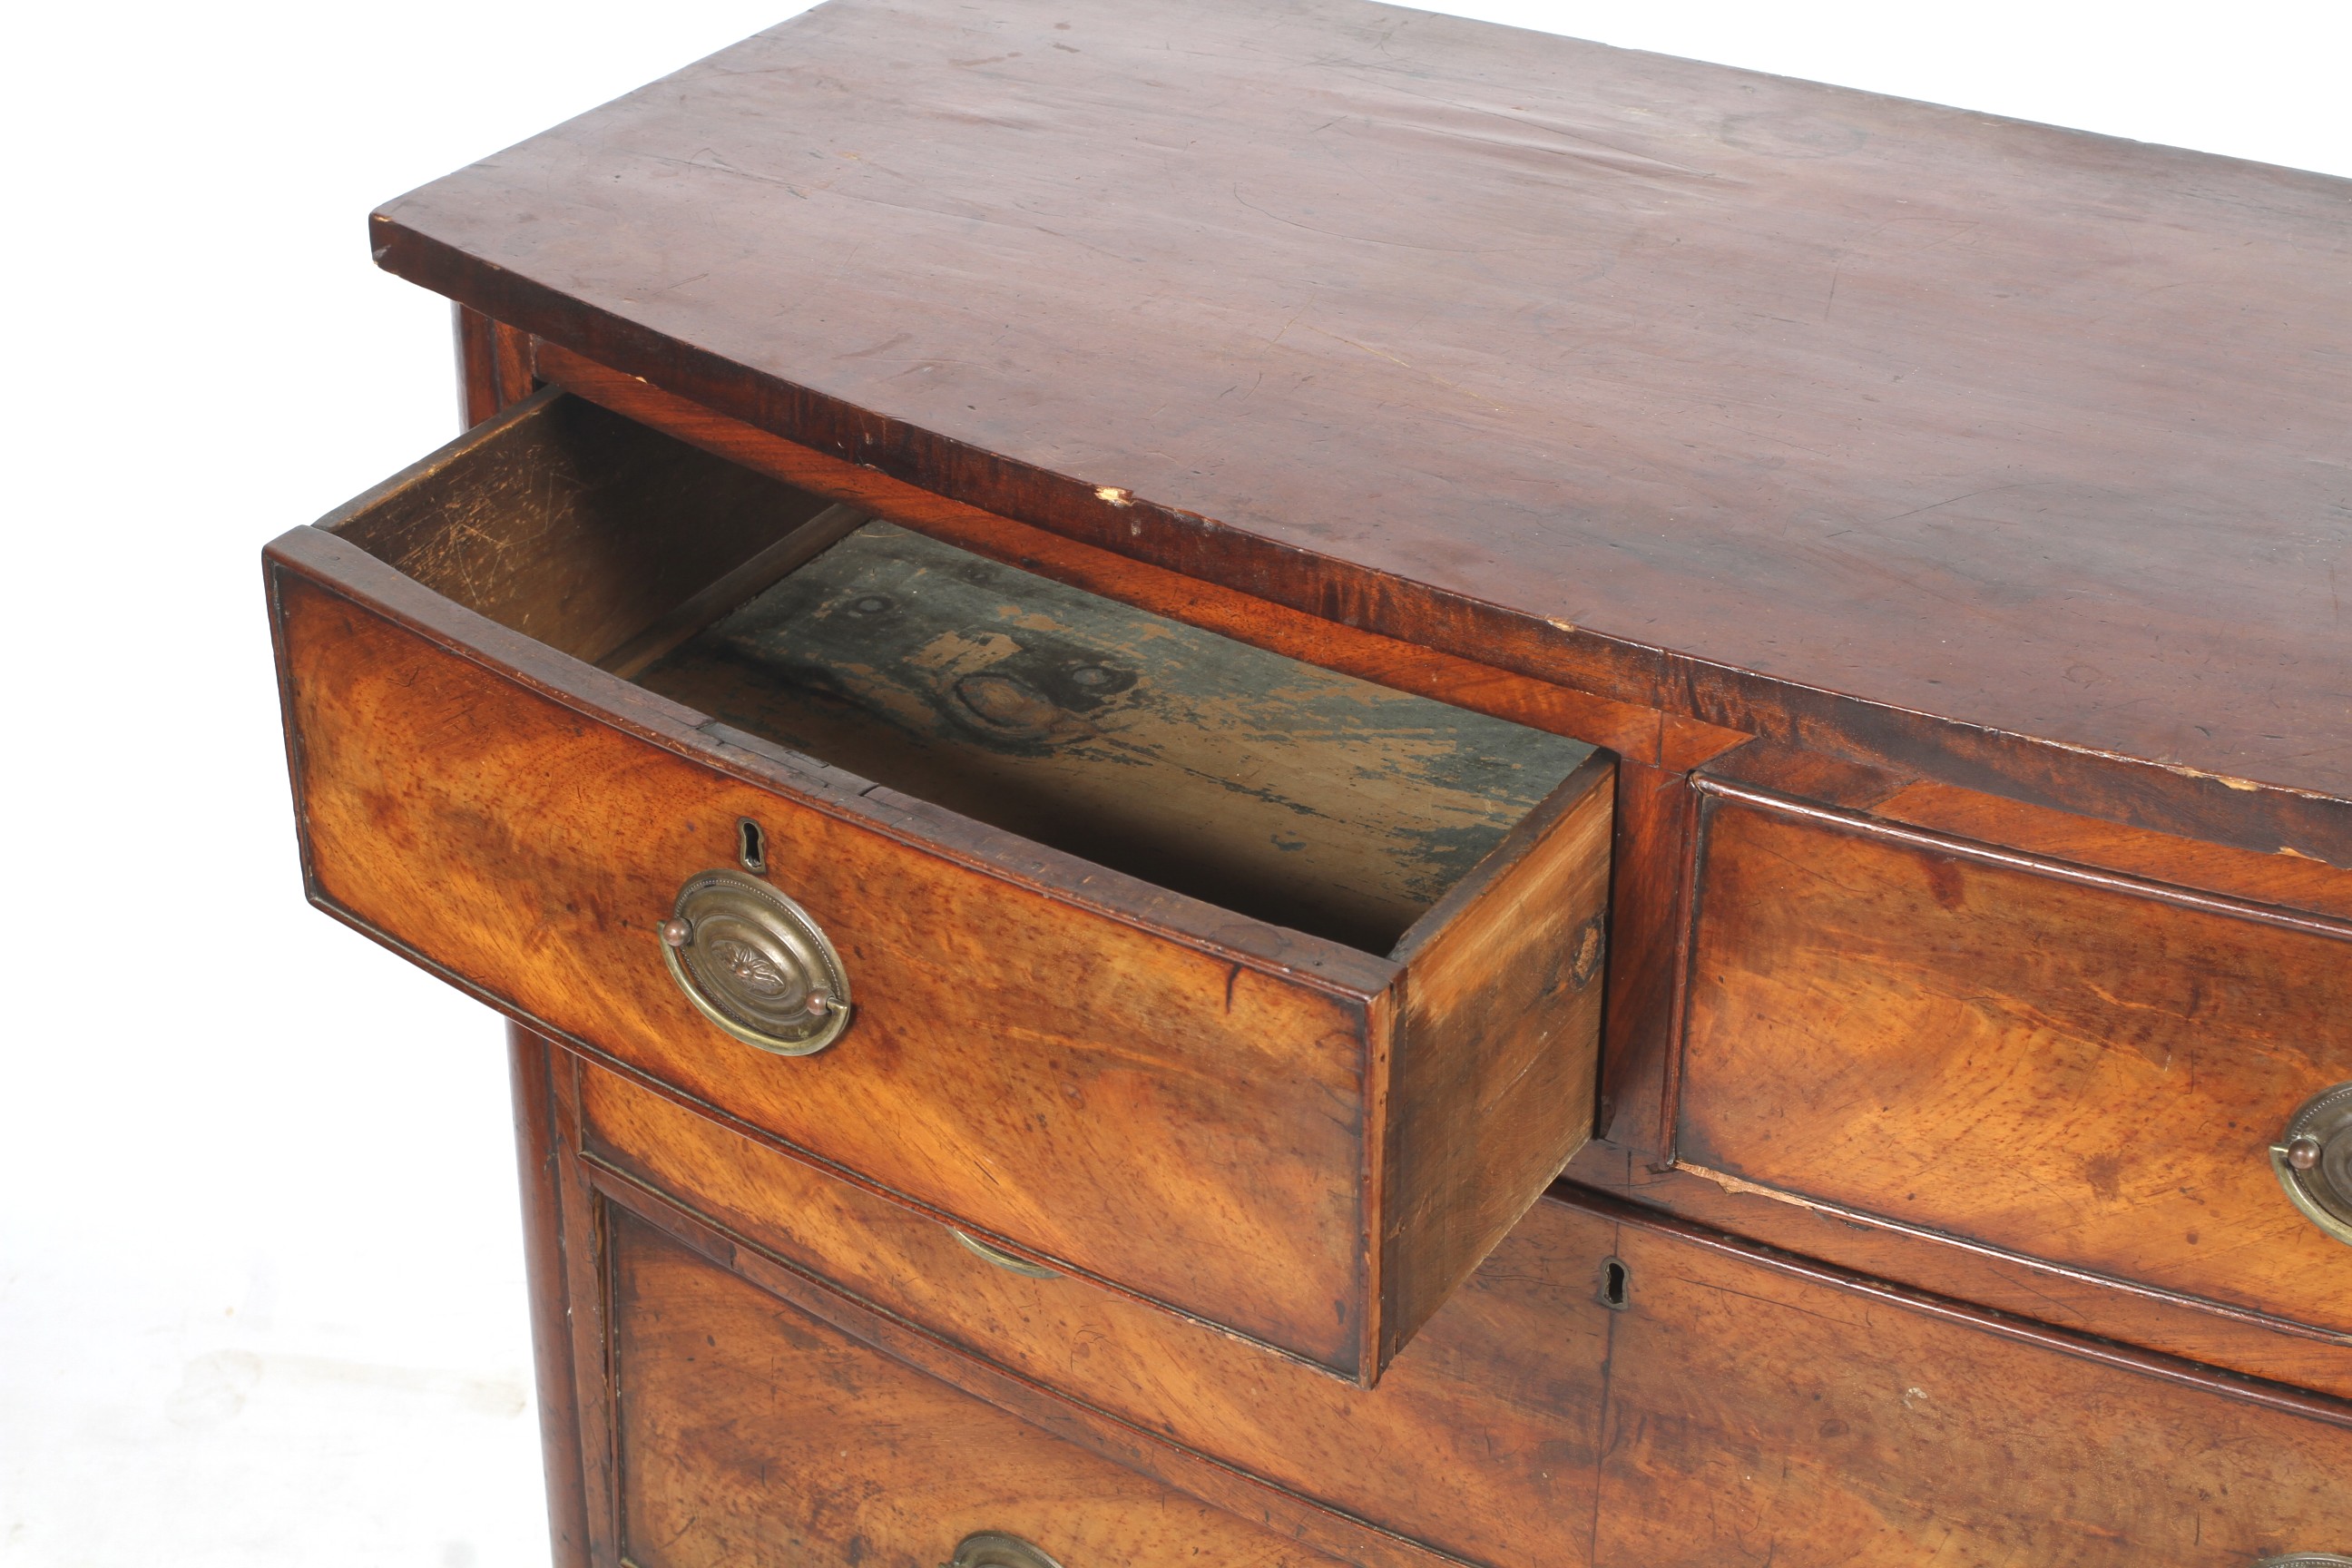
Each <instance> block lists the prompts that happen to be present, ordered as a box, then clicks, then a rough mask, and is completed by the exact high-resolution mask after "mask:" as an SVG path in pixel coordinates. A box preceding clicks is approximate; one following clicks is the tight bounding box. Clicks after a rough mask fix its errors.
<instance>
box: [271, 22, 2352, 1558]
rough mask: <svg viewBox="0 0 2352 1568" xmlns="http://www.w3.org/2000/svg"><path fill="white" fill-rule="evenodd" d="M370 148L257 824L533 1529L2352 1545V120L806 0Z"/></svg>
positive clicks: (289, 603) (1327, 1548)
mask: <svg viewBox="0 0 2352 1568" xmlns="http://www.w3.org/2000/svg"><path fill="white" fill-rule="evenodd" d="M373 238H374V244H375V254H376V257H377V258H378V260H379V261H380V262H381V264H382V265H383V266H384V267H386V268H389V269H391V270H392V271H394V272H395V273H398V274H400V275H401V276H403V277H405V278H408V279H413V280H415V281H416V282H418V283H421V284H423V285H425V286H426V287H428V288H431V289H436V290H438V291H440V292H441V293H444V294H446V295H447V296H448V297H450V298H451V299H452V300H455V301H457V306H458V308H459V336H460V345H461V351H462V353H461V365H462V370H463V375H464V386H465V389H466V397H467V416H468V424H469V426H470V428H469V429H468V430H467V433H466V434H465V435H464V436H463V437H461V438H460V439H459V440H458V441H457V442H456V443H455V444H453V445H452V446H451V447H447V448H446V449H445V450H443V451H441V452H439V453H436V454H434V455H433V456H431V457H429V458H425V460H424V461H422V462H420V463H419V464H418V465H417V466H416V467H415V468H412V469H410V470H408V471H407V472H405V473H404V474H401V475H398V476H396V477H394V479H390V480H388V481H386V482H385V483H384V484H383V485H381V486H379V487H377V488H376V489H373V490H371V491H369V492H368V493H367V494H365V495H363V496H362V497H361V498H360V499H359V500H355V501H353V502H352V504H351V505H350V506H349V507H347V508H344V509H343V510H340V511H338V512H337V513H335V514H333V515H332V516H331V517H329V518H327V519H325V520H323V521H321V522H320V524H319V525H317V526H316V527H311V528H299V529H296V530H294V531H292V532H290V533H289V534H287V535H285V536H284V537H283V538H281V539H279V540H278V542H276V543H274V544H273V545H271V546H270V547H269V550H268V553H267V557H266V563H265V564H266V576H267V581H268V601H269V609H270V615H271V617H272V625H273V627H274V631H275V635H276V638H277V647H278V663H279V673H280V679H281V686H282V692H283V697H284V703H285V711H286V717H287V737H288V746H289V758H290V763H291V770H292V778H293V787H294V793H295V797H296V801H297V805H298V809H299V822H300V826H301V848H302V864H303V874H304V877H305V879H306V884H307V887H308V889H309V892H310V898H311V900H312V901H313V902H315V903H317V904H318V905H319V906H320V908H322V909H324V910H327V911H328V912H330V913H331V914H333V915H335V916H336V917H337V918H339V919H341V920H343V921H347V922H348V923H350V924H352V925H353V926H355V927H357V928H358V929H360V930H361V931H365V932H367V933H368V934H370V935H372V936H373V937H375V938H376V939H377V940H378V941H380V942H383V943H384V944H385V945H387V946H389V947H391V948H393V949H394V950H395V951H397V952H403V953H404V954H406V955H407V956H408V957H410V958H411V959H413V960H414V961H415V962H417V963H422V964H424V965H425V966H427V967H429V968H431V969H433V970H434V971H436V973H440V974H442V975H443V976H444V977H445V978H446V979H447V980H448V981H449V982H450V983H452V984H457V985H458V986H460V987H462V988H464V989H466V990H467V991H468V992H470V993H472V994H475V995H478V996H479V997H480V998H481V999H483V1000H484V1001H485V1002H487V1003H488V1004H489V1005H492V1006H494V1007H496V1008H498V1009H499V1010H500V1011H501V1012H503V1013H505V1014H506V1015H507V1016H509V1018H510V1019H511V1020H512V1025H511V1027H510V1045H511V1048H512V1052H513V1060H514V1066H515V1084H516V1095H517V1099H516V1105H517V1123H518V1129H519V1134H520V1149H521V1153H522V1161H523V1170H524V1176H525V1193H526V1208H527V1214H528V1216H529V1220H530V1225H529V1227H528V1229H529V1235H530V1246H531V1249H532V1258H531V1262H532V1277H533V1285H532V1289H533V1292H534V1297H535V1301H536V1307H537V1316H536V1322H537V1325H538V1354H539V1374H540V1384H541V1407H542V1416H543V1427H544V1430H545V1433H546V1438H547V1458H548V1476H549V1483H550V1486H549V1493H550V1500H551V1516H552V1524H553V1529H554V1535H555V1542H556V1551H557V1558H558V1561H559V1563H562V1564H563V1565H564V1568H585V1565H590V1564H594V1565H599V1568H612V1565H616V1564H619V1563H634V1564H636V1565H637V1568H693V1565H699V1564H718V1563H730V1564H745V1563H777V1564H784V1563H793V1564H798V1563H842V1564H847V1565H858V1564H865V1563H886V1564H893V1565H896V1564H906V1565H910V1568H940V1565H943V1564H944V1565H948V1568H1055V1565H1056V1564H1058V1565H1062V1568H1108V1565H1109V1564H1113V1563H1118V1564H1137V1565H1142V1564H1167V1565H1170V1568H1173V1565H1174V1564H1176V1563H1196V1562H1200V1561H1203V1560H1213V1561H1218V1562H1228V1563H1268V1564H1271V1563H1297V1564H1300V1565H1301V1568H1305V1565H1307V1564H1315V1563H1327V1562H1329V1561H1334V1560H1336V1561H1338V1562H1340V1563H1358V1564H1365V1565H1370V1568H1403V1565H1407V1564H1412V1565H1425V1564H1436V1563H1467V1564H1475V1565H1479V1568H1632V1565H1635V1564H1640V1565H1644V1568H1699V1565H1702V1564H1706V1565H1713V1564H1718V1563H1755V1564H1774V1565H1777V1568H1815V1565H1822V1568H1826V1565H1832V1564H1839V1565H1862V1564H1868V1565H1874V1568H1875V1565H1886V1568H1895V1565H1909V1564H1924V1563H1950V1564H1954V1565H1956V1568H1957V1565H1963V1564H1966V1565H1978V1564H1983V1565H1993V1564H2001V1565H2012V1564H2013V1565H2019V1568H2024V1565H2044V1564H2048V1565H2062V1564H2063V1565H2065V1568H2097V1565H2106V1564H2115V1565H2122V1564H2135V1565H2137V1564H2151V1563H2152V1564H2163V1565H2167V1568H2172V1565H2179V1568H2205V1565H2211V1568H2253V1565H2255V1564H2257V1563H2273V1564H2279V1563H2300V1564H2342V1563H2347V1562H2352V965H2348V964H2347V962H2346V960H2347V955H2352V945H2347V944H2352V642H2347V636H2346V632H2345V623H2344V621H2343V619H2342V615H2341V609H2340V601H2339V594H2338V588H2337V583H2336V579H2337V574H2338V573H2339V570H2340V571H2341V572H2342V573H2343V574H2344V575H2345V576H2346V578H2347V585H2352V550H2347V544H2352V309H2347V307H2352V271H2347V268H2346V267H2345V265H2344V258H2345V256H2347V255H2352V186H2347V184H2346V183H2345V182H2341V181H2335V180H2329V179H2326V178H2322V177H2319V176H2316V175H2306V174H2296V173H2293V172H2291V171H2285V170H2279V169H2273V168H2266V167H2262V166H2257V165H2252V164H2245V163H2232V162H2230V161H2227V160H2222V159H2217V158H2210V157H2205V156H2202V155H2198V154H2190V153H2176V152H2170V151H2167V150H2163V149H2158V148H2150V147H2146V146H2141V145H2137V144H2133V143H2125V142H2113V141H2108V140H2104V139H2101V138H2096V137H2091V136H2086V135H2080V134H2076V133H2072V132H2060V131H2053V130H2050V129H2047V128H2042V127H2036V126H2030V125H2023V124H2018V123H2014V122H2010V121H1994V120H1988V119H1986V118H1984V117H1981V116H1977V115H1970V114H1967V113H1963V112H1960V111H1957V110H1945V109H1939V108H1934V107H1930V106H1926V105H1920V104H1914V103H1906V102H1900V101H1895V100H1885V99H1878V98H1873V97H1869V96H1866V95H1862V94H1857V93H1852V92H1846V91H1843V90H1838V89H1827V88H1821V87H1815V86H1810V85H1806V84H1802V83H1798V82H1791V81H1787V80H1781V79H1772V78H1766V77H1759V76H1754V75H1750V74H1747V73H1743V72H1738V71H1733V70H1727V69H1724V68H1715V67H1706V66H1698V65H1693V64H1689V63H1686V62H1681V61H1675V60H1668V59H1663V58H1654V57H1648V56H1642V55H1633V54H1627V53H1623V52H1621V51H1615V50H1611V49H1606V48H1601V47H1596V46H1591V45H1584V44H1578V43H1573V42H1570V41H1567V40H1562V39H1556V38H1549V37H1535V36H1530V35H1523V34H1517V33H1513V32H1510V31H1508V30H1506V29H1501V28H1496V27H1491V26H1483V25H1478V24H1473V23H1467V22H1459V21H1454V20H1451V19H1448V18H1444V17H1437V16H1427V15H1423V14H1419V13H1413V12H1408V11H1402V10H1397V9H1391V8H1388V7H1384V6H1378V5H1367V4H1361V3H1359V0H1290V3H1283V4H1276V5H1243V4H1239V3H1238V0H1165V3H1162V0H1153V3H1150V4H1143V5H1113V4H1110V3H1109V0H1077V3H1075V4H1049V3H1047V0H992V3H991V4H985V5H961V4H954V5H951V4H948V3H946V0H907V3H904V4H887V3H885V0H835V3H834V4H831V5H824V6H822V7H820V8H818V9H817V10H815V11H813V12H810V13H808V14H807V15H805V16H802V17H800V18H798V19H796V20H794V21H793V22H790V23H787V24H785V25H783V26H779V27H777V28H775V29H773V30H772V31H771V32H769V33H766V34H762V35H761V36H760V37H755V38H752V39H750V40H748V41H746V42H745V43H743V44H741V45H740V46H738V47H734V48H732V49H730V50H728V51H725V52H723V53H721V54H719V55H717V56H714V57H712V58H710V59H709V60H706V61H704V62H702V63H701V64H699V65H697V66H695V67H692V68H688V70H686V71H683V72H681V73H679V74H678V75H677V76H675V77H672V78H669V79H667V80H664V81H662V82H658V83H656V84H654V85H653V86H651V87H648V88H646V89H643V90H642V91H640V92H637V93H635V94H632V95H631V96H629V97H627V98H625V99H622V100H617V101H616V102H614V103H612V104H609V105H607V106H605V107H604V108H603V109H600V110H595V111H594V112H593V113H591V114H588V115H585V116H583V117H582V118H581V119H579V120H576V121H572V122H570V123H569V124H566V125H563V126H561V127H558V128H556V129H555V130H553V131H551V132H547V133H546V134H544V135H542V136H541V137H539V138H536V139H534V140H532V141H530V142H525V143H523V144H522V145H520V146H519V147H516V148H512V149H509V151H507V152H505V153H500V154H499V155H497V156H495V157H492V158H489V159H487V160H485V161H484V162H482V163H478V164H476V165H475V166H473V167H472V168H469V169H467V170H465V171H462V172H460V173H458V174H453V175H451V176H449V177H448V178H446V179H444V180H442V181H439V182H437V183H436V184H432V185H428V186H426V187H425V188H424V189H423V190H420V191H418V192H415V193H413V194H412V195H408V196H405V197H403V198H401V199H400V200H398V201H396V202H394V203H393V204H391V205H388V206H386V207H385V208H383V210H382V211H380V212H378V213H377V214H376V215H375V216H374V218H373ZM2331 1554H2333V1555H2331Z"/></svg>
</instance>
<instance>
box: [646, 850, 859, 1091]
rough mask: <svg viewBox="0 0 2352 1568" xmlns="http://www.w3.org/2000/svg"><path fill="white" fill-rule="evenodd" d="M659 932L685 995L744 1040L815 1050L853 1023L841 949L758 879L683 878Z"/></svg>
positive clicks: (799, 1051) (807, 1052)
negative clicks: (682, 882) (668, 916)
mask: <svg viewBox="0 0 2352 1568" xmlns="http://www.w3.org/2000/svg"><path fill="white" fill-rule="evenodd" d="M658 934H659V936H660V939H661V947H662V960H663V962H664V963H667V965H668V966H669V973H670V978H671V979H673V980H675V981H677V986H678V989H679V990H681V991H683V992H685V993H686V996H687V1000H688V1001H689V1002H691V1003H693V1004H694V1005H695V1008H696V1010H697V1011H698V1012H699V1013H700V1014H701V1015H702V1016H704V1017H706V1018H708V1019H709V1020H710V1021H711V1022H712V1023H713V1024H716V1025H718V1026H719V1027H720V1028H721V1029H724V1030H725V1031H726V1032H727V1033H728V1034H730V1035H732V1036H733V1037H735V1038H737V1039H739V1040H740V1041H742V1042H743V1043H744V1044H745V1045H748V1046H757V1047H760V1048H761V1050H763V1051H773V1052H775V1053H776V1054H778V1055H779V1056H787V1057H805V1056H812V1055H814V1054H815V1053H816V1052H818V1051H821V1050H823V1049H824V1048H825V1047H827V1046H829V1045H831V1044H833V1042H834V1041H835V1040H837V1039H839V1038H841V1034H842V1031H843V1030H845V1029H846V1028H848V1027H849V1012H850V1007H849V976H848V974H847V973H845V972H844V971H843V969H842V967H841V955H840V954H839V953H837V952H835V951H834V950H833V943H832V942H828V941H826V940H825V934H824V931H821V930H819V929H818V928H817V923H816V921H813V920H811V919H810V918H809V914H808V911H807V910H803V909H802V908H801V907H800V906H799V905H798V904H796V903H794V902H793V901H792V900H790V899H788V898H786V897H784V895H783V894H782V893H780V892H778V891H777V890H776V889H774V888H772V887H771V886H769V885H768V884H767V883H766V882H763V881H761V879H759V878H757V877H751V876H746V875H745V874H744V873H742V872H740V871H735V870H718V871H704V872H702V873H700V874H699V875H698V876H694V877H689V878H688V879H687V882H686V886H684V887H682V888H680V889H678V890H677V902H676V903H675V904H674V905H672V906H671V910H670V918H669V919H668V920H667V921H664V922H662V925H661V928H660V931H659V933H658Z"/></svg>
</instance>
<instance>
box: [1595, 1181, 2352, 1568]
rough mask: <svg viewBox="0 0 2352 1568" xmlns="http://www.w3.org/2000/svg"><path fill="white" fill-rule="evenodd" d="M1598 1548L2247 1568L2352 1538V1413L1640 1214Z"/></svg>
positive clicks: (1820, 1565)
mask: <svg viewBox="0 0 2352 1568" xmlns="http://www.w3.org/2000/svg"><path fill="white" fill-rule="evenodd" d="M1614 1245H1615V1249H1616V1252H1617V1255H1618V1256H1619V1257H1621V1258H1623V1259H1624V1261H1625V1263H1626V1265H1627V1266H1628V1268H1630V1270H1631V1273H1632V1290H1631V1302H1630V1305H1629V1308H1628V1310H1625V1311H1624V1312H1622V1313H1618V1314H1616V1315H1615V1317H1616V1321H1615V1323H1614V1325H1613V1328H1612V1338H1611V1343H1610V1387H1609V1408H1610V1416H1609V1423H1608V1430H1607V1433H1606V1435H1605V1436H1604V1437H1603V1439H1602V1443H1603V1451H1604V1453H1605V1455H1606V1458H1605V1459H1604V1460H1603V1462H1602V1465H1601V1507H1600V1510H1599V1516H1598V1517H1599V1519H1600V1527H1599V1529H1598V1531H1596V1532H1595V1535H1594V1538H1593V1550H1592V1563H1593V1565H1594V1568H1647V1565H1650V1564H1656V1563H1707V1564H1717V1563H1731V1564H1743V1565H1754V1568H1764V1565H1766V1564H1770V1565H1772V1568H1831V1565H1832V1564H1834V1565H1837V1568H1912V1565H1914V1564H1917V1563H1934V1562H1938V1561H1940V1562H1948V1563H2002V1564H2010V1563H2014V1564H2017V1565H2019V1568H2024V1565H2025V1564H2029V1563H2031V1564H2042V1563H2064V1564H2067V1568H2146V1565H2147V1564H2149V1563H2164V1564H2166V1565H2167V1568H2246V1565H2247V1564H2249V1563H2253V1562H2255V1561H2256V1560H2258V1559H2260V1558H2263V1557H2266V1556H2269V1555H2271V1554H2273V1553H2277V1552H2286V1551H2305V1552H2313V1551H2319V1552H2330V1551H2332V1552H2341V1551H2344V1550H2345V1549H2346V1546H2347V1542H2352V1488H2347V1487H2346V1486H2345V1484H2344V1478H2345V1477H2346V1476H2347V1475H2352V1425H2347V1410H2346V1407H2344V1406H2340V1405H2339V1406H2335V1407H2334V1409H2333V1410H2332V1411H2330V1412H2329V1413H2328V1415H2329V1416H2330V1418H2327V1419H2306V1418H2301V1417H2298V1416H2296V1415H2292V1414H2289V1413H2287V1412H2286V1411H2284V1410H2281V1409H2277V1408H2273V1407H2268V1406H2265V1405H2262V1404H2259V1403H2256V1402H2253V1401H2252V1400H2248V1399H2244V1398H2241V1397H2237V1396H2235V1395H2233V1394H2232V1393H2231V1391H2230V1390H2229V1389H2228V1388H2227V1386H2226V1385H2223V1384H2213V1385H2210V1386H2198V1385H2196V1384H2193V1383H2189V1382H2185V1381H2183V1382H2174V1381H2158V1379H2156V1378H2154V1377H2151V1376H2150V1375H2149V1374H2148V1372H2147V1371H2146V1370H2143V1369H2142V1368H2141V1367H2139V1366H2136V1365H2134V1364H2132V1362H2131V1358H2129V1357H2128V1356H2127V1355H2126V1356H2124V1357H2118V1358H2114V1359H2103V1358H2101V1357H2099V1356H2097V1355H2095V1354H2094V1353H2089V1352H2095V1349H2096V1347H2095V1342H2082V1341H2070V1340H2069V1339H2068V1338H2067V1337H2066V1336H2063V1335H2053V1334H2047V1333H2045V1332H2042V1331H2030V1330H2021V1326H2017V1325H2011V1324H2005V1323H2002V1322H2001V1321H1999V1320H1996V1319H1991V1318H1989V1317H1986V1316H1985V1315H1982V1314H1979V1313H1973V1312H1969V1311H1967V1310H1953V1309H1951V1308H1949V1307H1948V1306H1940V1305H1937V1304H1936V1303H1933V1302H1931V1301H1927V1300H1920V1299H1918V1298H1914V1297H1909V1296H1907V1295H1906V1293H1904V1292H1899V1291H1893V1290H1888V1289H1884V1288H1879V1287H1873V1286H1870V1285H1869V1284H1868V1283H1867V1282H1865V1281H1858V1280H1853V1279H1842V1278H1840V1277H1838V1276H1836V1275H1833V1274H1831V1273H1829V1272H1827V1271H1825V1270H1818V1269H1813V1268H1807V1267H1804V1266H1802V1265H1797V1264H1793V1263H1791V1262H1788V1261H1785V1260H1782V1259H1777V1258H1771V1257H1770V1256H1769V1255H1766V1254H1761V1253H1759V1252H1757V1251H1756V1250H1754V1249H1750V1248H1743V1247H1735V1246H1731V1245H1729V1244H1727V1243H1723V1242H1720V1241H1718V1240H1716V1239H1714V1238H1710V1237H1706V1236H1704V1235H1702V1234H1698V1233H1693V1232H1681V1233H1676V1232H1674V1231H1664V1230H1658V1229H1652V1228H1650V1227H1647V1226H1641V1225H1638V1224H1632V1223H1627V1224H1623V1225H1621V1226H1619V1228H1618V1232H1617V1236H1616V1240H1615V1244H1614Z"/></svg>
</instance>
